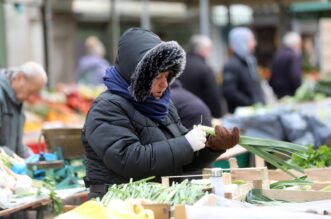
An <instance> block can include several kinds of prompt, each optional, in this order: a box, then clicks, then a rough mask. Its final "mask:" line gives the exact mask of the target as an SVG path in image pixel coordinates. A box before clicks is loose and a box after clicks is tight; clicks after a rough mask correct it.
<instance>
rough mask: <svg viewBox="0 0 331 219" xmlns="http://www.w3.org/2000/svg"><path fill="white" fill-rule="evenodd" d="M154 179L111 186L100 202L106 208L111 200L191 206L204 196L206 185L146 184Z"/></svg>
mask: <svg viewBox="0 0 331 219" xmlns="http://www.w3.org/2000/svg"><path fill="white" fill-rule="evenodd" d="M153 178H154V177H149V178H146V179H143V180H140V181H136V182H130V183H127V184H119V185H116V184H114V185H112V186H111V187H109V189H108V192H107V193H106V195H105V196H104V197H103V198H102V200H101V202H102V203H103V204H104V205H105V206H107V205H108V203H109V202H110V201H111V200H113V199H121V200H126V199H144V200H146V199H147V200H150V201H152V202H153V203H167V204H169V205H171V206H174V205H176V204H193V203H195V202H196V201H197V200H199V199H200V198H201V197H202V196H203V195H205V194H206V192H204V189H206V185H200V184H193V183H191V182H190V181H188V180H187V179H186V180H184V181H183V182H181V183H173V184H172V185H171V186H166V185H163V184H160V183H155V182H148V180H151V179H153Z"/></svg>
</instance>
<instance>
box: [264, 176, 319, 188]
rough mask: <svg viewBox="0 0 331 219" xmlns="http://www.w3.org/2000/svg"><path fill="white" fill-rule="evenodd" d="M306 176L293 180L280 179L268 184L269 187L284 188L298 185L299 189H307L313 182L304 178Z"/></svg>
mask: <svg viewBox="0 0 331 219" xmlns="http://www.w3.org/2000/svg"><path fill="white" fill-rule="evenodd" d="M306 178H307V177H302V178H296V179H293V180H281V181H278V182H275V183H271V184H270V189H285V188H289V187H296V186H297V187H299V189H301V190H307V189H309V188H311V185H312V184H313V183H312V182H311V181H309V180H306Z"/></svg>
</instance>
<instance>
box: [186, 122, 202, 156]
mask: <svg viewBox="0 0 331 219" xmlns="http://www.w3.org/2000/svg"><path fill="white" fill-rule="evenodd" d="M185 138H186V139H187V141H188V142H189V143H190V145H191V147H192V149H193V151H198V150H201V149H202V148H204V147H205V144H206V141H207V137H206V132H205V131H203V130H202V129H201V126H194V127H193V129H192V130H191V131H189V132H188V133H187V134H186V135H185Z"/></svg>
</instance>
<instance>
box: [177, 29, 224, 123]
mask: <svg viewBox="0 0 331 219" xmlns="http://www.w3.org/2000/svg"><path fill="white" fill-rule="evenodd" d="M212 46H213V45H212V42H211V40H210V39H209V37H207V36H203V35H194V36H192V37H191V39H190V47H189V52H188V54H187V57H186V66H185V69H184V72H183V74H182V75H181V77H180V78H179V80H180V81H181V82H182V84H183V87H184V88H185V89H187V90H188V91H190V92H192V93H193V94H194V95H196V96H198V97H199V98H200V99H201V100H202V101H203V102H204V103H205V104H206V105H207V106H208V108H209V109H210V111H211V114H212V116H213V117H214V118H219V117H221V116H222V115H223V113H224V112H222V108H221V98H222V97H221V94H220V92H219V88H218V86H217V84H216V77H215V74H214V73H213V70H212V69H211V67H210V66H209V65H208V64H207V59H208V58H209V56H210V55H211V52H212Z"/></svg>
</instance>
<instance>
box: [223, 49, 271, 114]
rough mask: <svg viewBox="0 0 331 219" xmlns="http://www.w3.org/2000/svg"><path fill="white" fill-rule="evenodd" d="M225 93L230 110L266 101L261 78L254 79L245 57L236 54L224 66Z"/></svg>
mask: <svg viewBox="0 0 331 219" xmlns="http://www.w3.org/2000/svg"><path fill="white" fill-rule="evenodd" d="M223 77H224V81H223V93H224V97H225V99H226V101H227V104H228V108H229V111H230V112H234V110H235V108H236V107H238V106H251V105H253V104H255V103H258V102H260V103H264V102H265V101H264V95H263V91H262V88H261V84H260V79H258V78H257V79H254V78H253V77H252V76H251V74H250V73H249V68H248V65H247V63H246V61H244V60H243V59H241V58H239V56H238V55H236V54H234V55H233V56H232V57H231V58H230V59H229V61H228V62H227V63H226V65H225V66H224V68H223Z"/></svg>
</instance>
